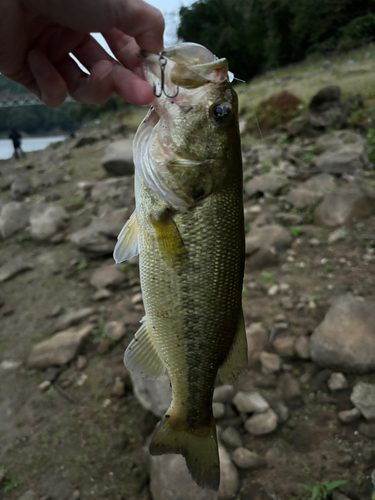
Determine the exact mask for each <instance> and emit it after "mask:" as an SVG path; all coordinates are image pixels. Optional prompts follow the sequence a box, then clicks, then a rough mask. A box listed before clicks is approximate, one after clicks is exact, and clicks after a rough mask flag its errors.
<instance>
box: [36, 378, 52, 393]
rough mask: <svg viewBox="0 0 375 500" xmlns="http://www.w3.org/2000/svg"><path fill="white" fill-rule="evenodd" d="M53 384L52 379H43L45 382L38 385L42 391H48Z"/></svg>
mask: <svg viewBox="0 0 375 500" xmlns="http://www.w3.org/2000/svg"><path fill="white" fill-rule="evenodd" d="M51 386H52V384H51V381H50V380H43V382H42V383H41V384H39V385H38V389H39V390H40V391H41V392H46V391H48V389H49V388H50V387H51Z"/></svg>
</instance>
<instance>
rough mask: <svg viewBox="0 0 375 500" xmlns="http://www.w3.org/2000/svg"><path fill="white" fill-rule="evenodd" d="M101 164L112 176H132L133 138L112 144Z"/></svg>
mask: <svg viewBox="0 0 375 500" xmlns="http://www.w3.org/2000/svg"><path fill="white" fill-rule="evenodd" d="M101 164H102V166H103V168H104V169H105V170H106V171H107V172H108V173H109V174H110V175H115V176H122V175H132V174H133V173H134V164H133V137H128V138H127V139H123V140H121V141H116V142H113V143H112V144H110V145H109V146H108V147H107V150H106V152H105V155H104V157H103V158H102V160H101Z"/></svg>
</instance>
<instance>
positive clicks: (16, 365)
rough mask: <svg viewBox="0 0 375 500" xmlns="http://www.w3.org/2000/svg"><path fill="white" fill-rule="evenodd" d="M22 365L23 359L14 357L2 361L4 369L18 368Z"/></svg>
mask: <svg viewBox="0 0 375 500" xmlns="http://www.w3.org/2000/svg"><path fill="white" fill-rule="evenodd" d="M21 366H22V361H14V360H13V359H5V360H4V361H2V362H1V363H0V368H2V369H3V370H17V368H20V367H21Z"/></svg>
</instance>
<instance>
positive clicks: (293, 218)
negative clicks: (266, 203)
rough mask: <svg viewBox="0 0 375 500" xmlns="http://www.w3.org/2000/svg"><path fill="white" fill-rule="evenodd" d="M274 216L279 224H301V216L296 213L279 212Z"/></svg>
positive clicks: (287, 225)
mask: <svg viewBox="0 0 375 500" xmlns="http://www.w3.org/2000/svg"><path fill="white" fill-rule="evenodd" d="M275 218H276V220H277V221H278V222H280V224H282V225H283V226H286V227H291V226H299V225H300V224H302V217H301V216H300V215H297V214H290V213H288V212H279V213H277V214H276V215H275Z"/></svg>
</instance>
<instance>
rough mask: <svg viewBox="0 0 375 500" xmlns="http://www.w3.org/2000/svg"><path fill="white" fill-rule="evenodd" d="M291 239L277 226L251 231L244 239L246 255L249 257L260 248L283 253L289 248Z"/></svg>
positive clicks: (282, 228) (287, 233)
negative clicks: (272, 249)
mask: <svg viewBox="0 0 375 500" xmlns="http://www.w3.org/2000/svg"><path fill="white" fill-rule="evenodd" d="M292 241H293V238H292V236H291V234H290V233H289V231H287V230H286V229H285V228H284V227H282V226H278V225H276V224H275V225H270V226H265V227H260V228H255V229H253V230H252V231H251V232H250V234H249V235H248V236H247V237H246V254H247V255H251V254H253V253H255V252H256V251H258V250H259V249H260V248H274V249H275V250H276V251H283V250H286V249H288V248H289V247H290V245H291V244H292Z"/></svg>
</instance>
